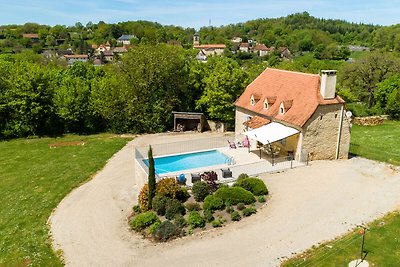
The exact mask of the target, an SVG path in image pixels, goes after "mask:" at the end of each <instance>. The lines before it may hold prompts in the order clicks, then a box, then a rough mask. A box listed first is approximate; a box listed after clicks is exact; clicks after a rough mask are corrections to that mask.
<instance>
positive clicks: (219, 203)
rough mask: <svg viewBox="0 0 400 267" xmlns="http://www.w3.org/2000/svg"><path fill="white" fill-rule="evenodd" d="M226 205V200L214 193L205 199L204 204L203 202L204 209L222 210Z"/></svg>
mask: <svg viewBox="0 0 400 267" xmlns="http://www.w3.org/2000/svg"><path fill="white" fill-rule="evenodd" d="M224 207H225V205H224V201H223V200H222V199H221V198H219V197H216V196H214V195H209V196H207V197H206V198H205V199H204V204H203V209H204V210H211V211H214V210H222V209H224Z"/></svg>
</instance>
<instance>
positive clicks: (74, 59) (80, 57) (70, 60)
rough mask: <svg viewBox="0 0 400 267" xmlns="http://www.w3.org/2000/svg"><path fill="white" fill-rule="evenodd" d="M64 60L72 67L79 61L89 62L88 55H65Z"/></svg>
mask: <svg viewBox="0 0 400 267" xmlns="http://www.w3.org/2000/svg"><path fill="white" fill-rule="evenodd" d="M64 58H65V59H66V60H67V63H68V65H72V64H74V63H75V62H77V61H80V62H87V61H88V60H89V56H88V55H64Z"/></svg>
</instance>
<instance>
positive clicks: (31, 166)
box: [0, 134, 128, 266]
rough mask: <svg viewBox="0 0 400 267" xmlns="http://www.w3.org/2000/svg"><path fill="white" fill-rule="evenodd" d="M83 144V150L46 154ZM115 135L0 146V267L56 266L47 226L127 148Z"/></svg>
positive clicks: (25, 140) (72, 148) (5, 142)
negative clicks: (72, 196) (62, 204)
mask: <svg viewBox="0 0 400 267" xmlns="http://www.w3.org/2000/svg"><path fill="white" fill-rule="evenodd" d="M72 141H84V142H85V145H84V146H63V147H57V148H52V149H50V148H49V146H48V145H49V144H50V143H54V142H72ZM127 141H128V140H127V139H123V138H118V137H116V136H114V135H109V134H101V135H92V136H76V135H69V136H65V137H62V138H57V140H56V139H54V138H38V139H17V140H11V141H2V142H0V151H1V152H0V196H1V201H0V266H28V265H29V266H60V265H62V263H61V262H60V259H59V258H58V257H57V255H56V253H54V252H53V250H52V248H51V246H50V240H49V234H48V233H49V229H48V226H47V225H46V222H47V219H48V218H49V216H50V214H51V212H52V210H53V209H54V208H55V207H56V206H57V205H58V203H59V202H60V201H61V200H62V199H63V198H64V197H65V196H66V195H67V194H68V193H69V192H70V191H71V190H72V189H74V188H75V187H77V186H79V185H80V184H82V183H84V182H85V181H87V180H88V179H90V178H91V176H92V175H93V174H94V173H95V172H96V171H98V170H100V169H101V168H102V166H104V164H105V163H106V161H107V160H108V159H109V158H110V157H111V156H112V155H113V154H114V153H115V152H117V151H118V150H119V149H121V148H122V147H123V146H124V145H125V144H126V143H127Z"/></svg>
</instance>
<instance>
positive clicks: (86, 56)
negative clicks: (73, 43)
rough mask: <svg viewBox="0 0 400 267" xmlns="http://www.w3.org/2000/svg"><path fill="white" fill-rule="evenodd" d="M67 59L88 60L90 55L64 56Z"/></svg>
mask: <svg viewBox="0 0 400 267" xmlns="http://www.w3.org/2000/svg"><path fill="white" fill-rule="evenodd" d="M64 57H65V58H88V57H89V56H88V55H64Z"/></svg>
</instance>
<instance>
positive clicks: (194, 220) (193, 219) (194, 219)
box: [188, 211, 206, 228]
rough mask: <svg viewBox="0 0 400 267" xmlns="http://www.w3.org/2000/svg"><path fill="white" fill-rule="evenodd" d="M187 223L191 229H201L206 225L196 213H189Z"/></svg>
mask: <svg viewBox="0 0 400 267" xmlns="http://www.w3.org/2000/svg"><path fill="white" fill-rule="evenodd" d="M188 221H189V225H190V227H191V228H198V227H199V228H203V227H204V226H205V225H206V221H205V220H204V218H203V217H201V215H200V213H199V212H198V211H191V212H189V217H188Z"/></svg>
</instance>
